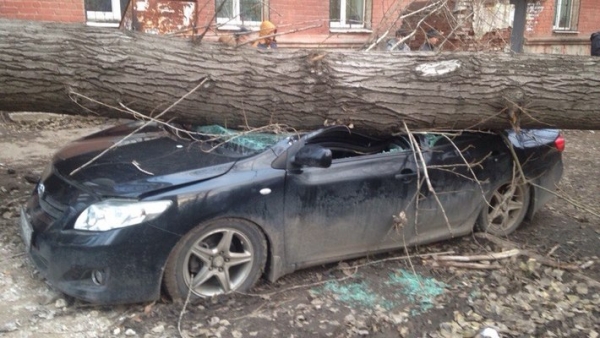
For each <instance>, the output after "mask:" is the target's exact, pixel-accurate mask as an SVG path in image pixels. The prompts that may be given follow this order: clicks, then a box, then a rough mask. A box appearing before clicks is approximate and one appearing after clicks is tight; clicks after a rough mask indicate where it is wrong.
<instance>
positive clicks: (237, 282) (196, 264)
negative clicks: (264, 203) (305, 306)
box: [164, 219, 267, 299]
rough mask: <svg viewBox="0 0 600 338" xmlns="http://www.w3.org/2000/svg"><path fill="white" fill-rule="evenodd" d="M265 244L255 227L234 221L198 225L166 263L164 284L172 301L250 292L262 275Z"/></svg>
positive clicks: (265, 250) (247, 223)
mask: <svg viewBox="0 0 600 338" xmlns="http://www.w3.org/2000/svg"><path fill="white" fill-rule="evenodd" d="M266 259H267V243H266V241H265V238H264V236H263V234H262V232H261V231H260V230H259V229H258V227H257V226H256V225H254V224H252V223H250V222H247V221H243V220H238V219H223V220H217V221H213V222H209V223H207V224H203V225H200V226H198V227H196V228H195V229H193V230H192V231H190V232H189V233H188V234H187V235H185V236H184V237H183V238H182V239H181V240H180V241H179V243H178V244H177V245H176V246H175V248H174V249H173V251H172V252H171V254H170V255H169V258H168V260H167V264H166V268H165V276H164V283H165V288H166V291H167V292H168V293H169V295H170V296H171V298H173V299H185V298H186V297H187V295H188V293H191V296H193V297H195V298H197V297H210V296H216V295H219V294H225V293H229V292H232V291H245V290H248V289H249V288H251V287H252V286H253V285H254V283H256V281H257V280H258V278H259V277H260V276H261V275H262V272H263V269H264V267H265V262H266Z"/></svg>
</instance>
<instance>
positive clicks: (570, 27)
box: [552, 0, 580, 32]
mask: <svg viewBox="0 0 600 338" xmlns="http://www.w3.org/2000/svg"><path fill="white" fill-rule="evenodd" d="M565 1H571V3H570V7H569V8H568V9H569V10H570V14H569V15H568V22H567V24H566V25H565V26H560V18H561V16H562V14H563V13H562V7H563V6H562V5H563V4H564V2H565ZM579 5H580V0H556V1H555V2H554V21H553V22H552V30H553V31H554V32H575V31H577V27H578V24H579V8H580V6H579Z"/></svg>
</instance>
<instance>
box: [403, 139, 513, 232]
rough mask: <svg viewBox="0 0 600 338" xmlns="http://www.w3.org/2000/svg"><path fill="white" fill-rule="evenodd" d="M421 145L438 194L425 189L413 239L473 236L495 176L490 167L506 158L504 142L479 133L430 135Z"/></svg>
mask: <svg viewBox="0 0 600 338" xmlns="http://www.w3.org/2000/svg"><path fill="white" fill-rule="evenodd" d="M420 141H421V149H422V154H423V157H424V160H425V162H426V163H427V167H428V168H427V174H428V177H429V180H430V183H431V186H432V188H433V190H434V191H435V193H434V192H432V191H429V189H426V188H423V189H421V194H420V198H419V200H418V202H417V205H416V208H417V220H416V223H417V226H416V227H415V228H414V230H415V232H414V233H411V234H410V235H409V236H410V237H411V238H412V239H413V240H414V242H416V243H423V242H432V241H437V240H440V239H445V238H452V237H457V236H462V235H464V234H466V233H469V232H471V231H472V229H473V225H474V223H475V221H476V218H477V215H478V213H479V211H480V210H481V207H482V205H483V203H484V199H483V196H484V191H486V190H487V189H488V184H489V181H490V176H489V173H491V172H493V169H490V168H489V166H490V165H494V163H496V162H494V161H495V160H497V156H502V155H505V152H501V151H499V149H501V148H502V147H503V144H502V141H501V140H500V139H499V138H498V137H496V136H495V135H487V134H477V133H462V134H459V135H454V136H452V135H451V136H448V137H446V136H443V135H436V134H427V135H423V136H422V137H421V138H420ZM467 164H469V165H467ZM502 165H503V166H504V163H502ZM473 175H475V177H474V176H473Z"/></svg>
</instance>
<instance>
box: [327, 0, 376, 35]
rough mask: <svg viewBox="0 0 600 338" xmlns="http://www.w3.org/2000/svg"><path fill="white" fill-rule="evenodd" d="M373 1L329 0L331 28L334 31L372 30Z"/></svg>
mask: <svg viewBox="0 0 600 338" xmlns="http://www.w3.org/2000/svg"><path fill="white" fill-rule="evenodd" d="M371 8H372V0H329V27H330V28H331V29H332V30H339V29H342V30H344V29H345V30H361V29H368V28H370V26H371V24H370V21H371Z"/></svg>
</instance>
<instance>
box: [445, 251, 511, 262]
mask: <svg viewBox="0 0 600 338" xmlns="http://www.w3.org/2000/svg"><path fill="white" fill-rule="evenodd" d="M520 254H521V250H519V249H512V250H509V251H504V252H494V253H490V254H486V255H476V256H436V257H433V259H434V260H435V261H438V262H439V261H459V262H473V261H492V260H499V259H505V258H509V257H513V256H518V255H520Z"/></svg>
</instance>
